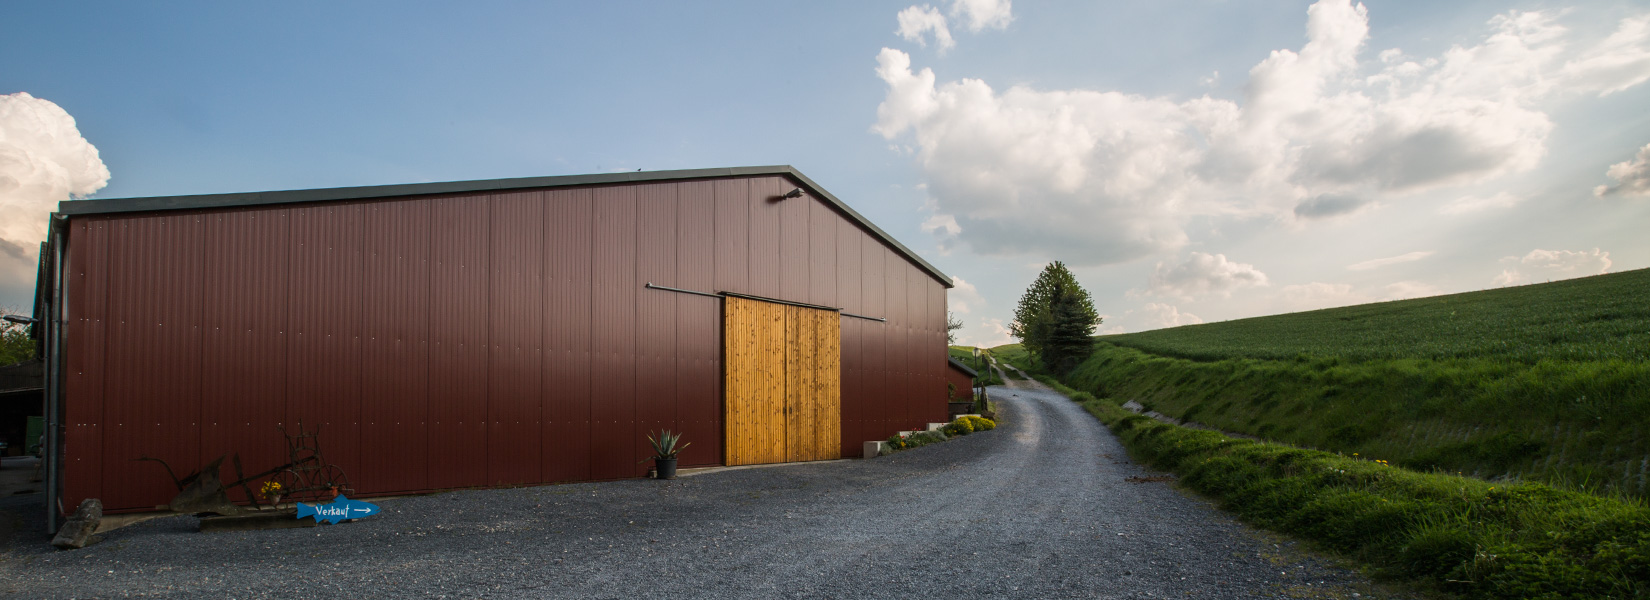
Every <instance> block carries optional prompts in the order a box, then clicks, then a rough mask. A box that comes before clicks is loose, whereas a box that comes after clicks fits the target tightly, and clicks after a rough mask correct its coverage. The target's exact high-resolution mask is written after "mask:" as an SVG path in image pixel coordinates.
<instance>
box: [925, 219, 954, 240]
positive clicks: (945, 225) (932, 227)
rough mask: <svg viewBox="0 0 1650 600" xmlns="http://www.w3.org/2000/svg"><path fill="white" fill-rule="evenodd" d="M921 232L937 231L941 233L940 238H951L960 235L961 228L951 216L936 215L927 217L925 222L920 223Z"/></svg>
mask: <svg viewBox="0 0 1650 600" xmlns="http://www.w3.org/2000/svg"><path fill="white" fill-rule="evenodd" d="M922 231H923V232H924V233H934V232H936V231H939V232H942V234H941V235H942V237H951V236H955V235H957V234H958V233H962V228H961V227H958V226H957V219H956V218H954V217H952V216H951V215H938V214H936V215H932V216H929V217H928V219H927V220H925V221H923V222H922Z"/></svg>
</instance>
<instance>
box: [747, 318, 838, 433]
mask: <svg viewBox="0 0 1650 600" xmlns="http://www.w3.org/2000/svg"><path fill="white" fill-rule="evenodd" d="M722 322H723V346H722V347H723V352H724V354H725V356H724V358H723V363H722V364H723V365H724V367H723V368H724V369H726V373H725V375H724V379H725V385H724V388H723V389H724V390H725V393H726V400H725V404H724V415H723V420H722V422H723V423H724V427H725V433H726V436H725V437H726V438H727V439H726V440H725V443H724V444H723V448H724V456H723V460H724V462H725V464H727V465H729V466H732V465H753V464H763V463H776V462H795V461H807V460H828V459H834V458H841V456H842V392H841V381H842V337H841V336H842V327H841V316H840V315H838V314H837V313H836V312H835V311H829V310H820V309H814V308H807V307H802V306H791V305H787V304H777V303H772V302H761V301H757V300H746V299H743V298H727V299H725V300H724V304H723V319H722Z"/></svg>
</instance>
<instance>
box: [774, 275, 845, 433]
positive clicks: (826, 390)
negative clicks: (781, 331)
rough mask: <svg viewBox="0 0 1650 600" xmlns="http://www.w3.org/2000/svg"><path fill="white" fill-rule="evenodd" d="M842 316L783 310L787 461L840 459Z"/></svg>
mask: <svg viewBox="0 0 1650 600" xmlns="http://www.w3.org/2000/svg"><path fill="white" fill-rule="evenodd" d="M841 319H842V317H841V315H839V314H837V313H836V312H834V311H829V310H819V309H813V308H806V307H801V306H787V307H785V399H786V419H785V421H786V425H787V427H786V429H787V434H788V435H787V437H786V459H787V460H789V461H790V462H801V461H808V460H830V459H835V458H842V397H841V387H842V368H841V365H842V321H841Z"/></svg>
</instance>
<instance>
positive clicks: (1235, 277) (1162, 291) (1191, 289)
mask: <svg viewBox="0 0 1650 600" xmlns="http://www.w3.org/2000/svg"><path fill="white" fill-rule="evenodd" d="M1264 285H1266V274H1265V273H1262V272H1260V269H1256V268H1255V266H1254V265H1250V264H1244V263H1239V262H1232V261H1230V260H1227V259H1226V255H1224V254H1213V255H1210V254H1204V253H1202V252H1193V253H1191V255H1189V256H1187V257H1186V260H1184V261H1181V262H1180V263H1178V264H1168V263H1161V262H1160V263H1157V268H1156V270H1154V271H1153V272H1152V277H1151V284H1150V287H1149V288H1148V290H1149V291H1150V292H1151V293H1153V294H1157V295H1159V296H1174V297H1179V298H1184V299H1186V300H1191V299H1192V298H1195V297H1197V296H1202V295H1206V294H1219V295H1220V296H1221V297H1231V295H1232V291H1233V290H1236V289H1238V288H1243V287H1254V286H1264Z"/></svg>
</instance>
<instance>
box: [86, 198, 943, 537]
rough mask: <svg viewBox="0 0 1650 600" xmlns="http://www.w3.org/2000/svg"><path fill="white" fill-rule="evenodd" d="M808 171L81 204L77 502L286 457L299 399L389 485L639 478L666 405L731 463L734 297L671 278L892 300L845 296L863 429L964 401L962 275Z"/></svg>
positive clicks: (854, 440) (702, 449)
mask: <svg viewBox="0 0 1650 600" xmlns="http://www.w3.org/2000/svg"><path fill="white" fill-rule="evenodd" d="M795 187H797V185H796V184H795V182H792V181H789V180H787V179H785V178H783V177H759V178H750V179H737V178H733V179H718V180H704V181H684V182H671V183H653V184H624V185H610V186H602V187H590V188H563V189H550V190H537V191H522V192H507V193H498V194H479V193H478V194H466V195H449V196H431V197H420V198H403V199H379V200H370V201H366V200H364V201H356V202H336V203H326V204H313V205H294V206H290V207H283V208H275V207H270V208H247V209H223V210H216V211H204V212H199V213H166V214H161V215H158V216H157V215H145V214H134V215H121V216H111V217H102V216H99V217H85V218H76V219H74V220H73V221H72V222H71V225H70V233H69V235H70V240H71V242H70V248H69V254H68V265H67V268H68V275H67V280H68V282H67V286H68V287H67V290H66V292H65V293H66V294H67V298H68V301H69V330H68V332H67V336H68V337H67V340H68V344H69V346H68V347H69V354H68V356H67V377H66V380H65V385H66V394H67V395H68V403H67V407H66V413H65V416H66V424H67V427H68V435H67V439H66V453H65V459H66V465H65V473H66V475H67V481H66V483H65V492H66V497H65V504H66V506H70V507H72V506H73V505H75V504H76V503H78V501H79V500H80V499H81V498H86V497H101V498H103V499H104V501H105V506H106V507H108V509H109V510H111V511H123V510H126V511H129V510H141V509H148V508H150V507H153V506H154V505H156V504H160V503H164V502H166V501H167V500H168V499H169V498H170V497H171V495H172V489H171V486H170V482H169V481H168V480H167V479H166V478H165V476H164V470H163V469H161V468H160V467H159V465H157V464H151V463H134V462H133V459H135V458H138V457H140V456H152V457H157V458H164V459H166V460H167V461H169V462H170V463H171V464H172V465H173V466H174V467H175V468H177V469H179V470H180V471H183V472H187V471H189V470H193V469H195V468H198V467H200V466H201V465H202V464H203V463H204V462H205V461H207V460H210V459H212V458H215V457H216V456H218V455H222V454H228V453H238V454H239V455H240V456H241V458H242V459H243V461H244V463H245V466H246V470H247V472H249V473H250V472H256V471H260V470H263V469H265V468H267V467H268V466H270V465H273V464H279V463H280V462H281V461H283V460H284V459H285V448H284V443H283V440H282V438H281V437H280V428H281V427H282V426H288V427H291V426H293V425H295V424H296V422H297V421H299V420H302V421H303V423H304V426H305V427H306V428H309V429H313V428H315V427H317V426H319V427H321V434H322V437H321V444H322V449H323V451H324V452H325V454H326V457H327V459H328V460H329V462H332V463H335V464H337V465H339V466H341V467H343V468H344V469H345V470H346V471H348V473H349V474H350V475H351V478H352V480H353V482H354V484H355V487H356V490H357V493H360V494H365V495H374V494H387V493H398V492H411V491H420V490H430V489H445V488H455V487H475V486H490V485H512V484H530V483H539V482H554V481H578V480H590V479H610V478H619V477H632V476H636V475H639V474H641V473H642V472H643V470H645V469H646V468H647V465H646V464H641V463H639V462H638V459H641V458H644V457H646V456H647V448H646V446H645V440H644V437H645V435H646V434H648V433H650V432H656V431H658V430H660V429H672V430H676V431H681V432H683V433H684V434H685V436H686V437H685V439H686V441H689V442H691V443H692V445H691V446H689V448H688V450H687V451H686V452H684V453H683V455H682V464H683V465H684V466H686V465H712V464H717V463H719V462H720V461H721V452H722V450H721V448H722V435H723V432H722V422H721V418H722V397H721V395H722V391H721V387H722V381H721V378H722V365H721V359H722V356H721V346H722V344H721V336H722V331H721V302H720V301H719V300H717V299H715V298H707V297H703V296H696V295H686V294H678V293H674V292H666V291H661V290H650V289H645V287H644V286H645V284H647V283H650V282H651V283H656V284H659V285H665V286H672V287H680V288H684V289H689V290H702V291H732V292H743V293H753V294H759V295H765V296H772V297H777V298H781V299H786V300H795V301H802V302H809V303H814V304H823V305H829V306H841V307H843V308H844V310H845V311H847V312H850V313H855V314H860V315H867V316H871V317H882V318H886V319H887V320H886V321H885V322H879V321H871V320H864V319H856V318H852V317H847V318H844V319H843V321H842V351H843V355H842V391H843V397H842V413H843V414H842V416H843V424H842V428H843V452H844V453H845V454H846V455H853V454H855V453H857V451H858V449H859V445H860V443H861V442H863V441H865V440H870V439H882V438H886V437H888V436H889V435H892V434H893V433H894V432H895V431H898V430H901V429H912V428H916V427H920V426H921V425H922V424H923V423H926V422H929V421H934V420H938V419H939V418H943V411H944V404H943V402H942V401H941V399H942V398H943V395H942V394H943V393H942V391H941V390H943V389H944V374H943V364H942V363H941V362H940V361H942V360H943V342H942V340H943V333H944V330H943V311H944V299H945V294H944V289H943V287H942V286H941V285H940V283H939V282H937V281H935V280H933V279H932V278H931V277H929V276H928V275H927V274H926V273H925V272H923V271H920V270H918V269H916V268H915V267H914V266H913V265H911V264H910V263H908V262H907V261H906V260H905V259H904V258H903V257H901V256H899V255H898V254H896V253H895V252H894V251H893V250H892V249H891V248H890V247H888V246H886V245H884V244H883V243H882V242H881V241H880V240H878V239H876V238H875V237H873V236H872V235H870V234H869V233H867V232H866V231H864V230H862V229H860V227H859V226H858V225H857V224H855V223H853V222H851V221H849V220H848V219H846V218H844V217H843V216H842V215H840V214H837V213H836V212H835V210H834V209H832V208H831V207H830V206H828V205H826V204H824V203H823V202H822V201H820V200H818V199H816V198H812V197H803V198H793V199H787V200H783V201H779V200H777V198H778V197H779V196H781V195H783V194H784V193H785V192H787V191H789V190H791V189H793V188H795ZM936 414H937V415H940V416H934V415H936ZM225 475H226V476H227V475H229V473H227V472H226V473H225ZM236 494H237V496H236V497H237V498H239V497H240V496H239V495H238V494H239V492H236Z"/></svg>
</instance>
